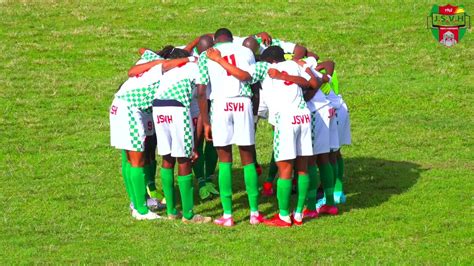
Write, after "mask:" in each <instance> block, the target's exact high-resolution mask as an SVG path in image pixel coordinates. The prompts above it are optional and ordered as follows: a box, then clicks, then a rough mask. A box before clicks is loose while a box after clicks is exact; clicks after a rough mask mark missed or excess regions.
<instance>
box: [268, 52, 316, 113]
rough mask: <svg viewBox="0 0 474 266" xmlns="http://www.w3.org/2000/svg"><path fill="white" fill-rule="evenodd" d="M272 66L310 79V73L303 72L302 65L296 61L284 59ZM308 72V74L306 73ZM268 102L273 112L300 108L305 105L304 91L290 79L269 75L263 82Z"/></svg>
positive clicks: (271, 66)
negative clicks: (279, 78)
mask: <svg viewBox="0 0 474 266" xmlns="http://www.w3.org/2000/svg"><path fill="white" fill-rule="evenodd" d="M270 68H274V69H277V70H279V71H280V72H284V73H287V74H289V75H292V76H303V77H304V78H306V79H308V78H309V75H307V74H306V73H302V70H301V68H300V66H299V65H298V64H297V63H296V62H294V61H283V62H280V63H276V64H271V65H270ZM304 74H306V75H304ZM262 89H263V90H264V95H265V97H267V99H265V100H266V102H267V104H268V107H269V109H273V111H272V112H278V111H280V110H285V109H300V108H303V107H304V106H305V103H304V99H303V91H302V89H301V88H300V86H298V85H297V84H295V83H293V82H289V81H284V80H278V79H272V78H270V77H268V76H267V78H265V79H264V80H263V82H262Z"/></svg>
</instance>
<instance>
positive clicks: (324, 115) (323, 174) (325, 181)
mask: <svg viewBox="0 0 474 266" xmlns="http://www.w3.org/2000/svg"><path fill="white" fill-rule="evenodd" d="M329 109H330V108H329V106H324V107H321V108H320V109H318V110H317V111H315V112H312V114H311V115H312V127H313V130H312V131H313V132H312V134H313V154H315V155H317V156H316V163H317V165H318V168H319V174H320V179H321V183H322V186H323V190H324V194H325V198H323V199H322V200H320V201H319V202H318V203H317V204H316V209H317V210H318V212H319V209H320V207H321V206H323V205H325V204H327V206H333V205H334V174H333V170H332V167H331V165H330V163H329V152H330V130H329V126H330V120H329V112H330V111H329ZM311 172H313V173H314V170H311ZM327 199H328V200H327ZM326 200H327V201H326ZM310 208H312V206H310ZM327 208H330V211H331V212H336V213H337V208H335V207H334V208H335V209H334V208H331V207H325V208H323V209H321V210H322V211H325V210H326V209H327Z"/></svg>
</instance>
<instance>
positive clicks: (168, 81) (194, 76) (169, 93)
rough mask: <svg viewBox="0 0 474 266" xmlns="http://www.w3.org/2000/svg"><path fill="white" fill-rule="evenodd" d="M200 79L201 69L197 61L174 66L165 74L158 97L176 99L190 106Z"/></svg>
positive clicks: (159, 98)
mask: <svg viewBox="0 0 474 266" xmlns="http://www.w3.org/2000/svg"><path fill="white" fill-rule="evenodd" d="M198 79H199V69H198V66H197V65H196V63H187V64H185V65H184V66H182V67H177V68H173V69H171V70H169V71H167V72H166V73H165V74H163V77H162V79H161V83H160V88H159V90H158V92H157V94H156V99H158V100H176V101H178V102H180V103H182V104H183V106H184V107H186V108H190V106H191V100H192V97H193V91H194V90H195V87H196V85H195V84H196V82H197V80H198Z"/></svg>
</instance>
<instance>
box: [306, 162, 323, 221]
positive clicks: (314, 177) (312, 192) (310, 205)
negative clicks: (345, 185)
mask: <svg viewBox="0 0 474 266" xmlns="http://www.w3.org/2000/svg"><path fill="white" fill-rule="evenodd" d="M317 169H318V168H317V165H316V156H315V155H314V156H311V157H310V158H309V159H308V176H309V188H308V195H307V197H306V210H304V212H303V216H304V217H308V218H311V219H312V218H317V217H318V212H317V211H316V197H317V193H318V187H319V185H320V184H321V179H320V178H319V176H318V170H317Z"/></svg>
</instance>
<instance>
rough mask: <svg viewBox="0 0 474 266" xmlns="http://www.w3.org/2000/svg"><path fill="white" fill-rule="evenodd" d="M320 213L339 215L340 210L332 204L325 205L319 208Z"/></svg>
mask: <svg viewBox="0 0 474 266" xmlns="http://www.w3.org/2000/svg"><path fill="white" fill-rule="evenodd" d="M317 210H318V213H319V214H329V215H337V214H338V213H339V210H338V209H337V207H336V206H331V205H323V206H321V207H320V208H318V209H317Z"/></svg>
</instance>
